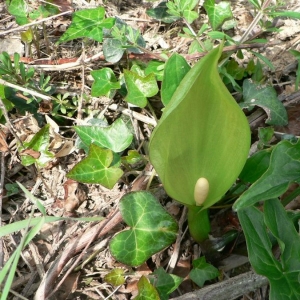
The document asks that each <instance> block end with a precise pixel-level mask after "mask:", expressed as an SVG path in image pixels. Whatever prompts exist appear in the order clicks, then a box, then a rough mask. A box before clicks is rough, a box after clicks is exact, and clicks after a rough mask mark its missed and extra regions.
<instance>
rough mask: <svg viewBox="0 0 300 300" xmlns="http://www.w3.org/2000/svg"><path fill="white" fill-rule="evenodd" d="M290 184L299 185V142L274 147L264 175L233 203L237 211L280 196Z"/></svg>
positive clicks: (279, 144)
mask: <svg viewBox="0 0 300 300" xmlns="http://www.w3.org/2000/svg"><path fill="white" fill-rule="evenodd" d="M292 182H297V183H300V141H298V142H297V143H296V144H293V143H291V142H289V141H282V142H280V143H278V144H277V145H276V146H274V149H273V151H272V154H271V157H270V164H269V167H268V169H267V170H266V172H265V173H263V175H262V176H261V177H260V178H259V179H258V180H257V181H256V182H255V183H254V184H253V185H252V186H251V187H250V188H249V189H248V190H247V191H245V192H244V193H243V194H242V195H241V197H240V198H239V199H238V200H237V201H236V202H235V204H234V205H233V208H234V209H235V210H237V211H239V210H241V209H243V208H245V207H249V206H251V205H254V204H255V203H257V202H259V201H264V200H268V199H273V198H276V197H279V196H280V195H282V194H283V193H284V192H285V191H286V190H287V189H288V187H289V185H290V184H291V183H292Z"/></svg>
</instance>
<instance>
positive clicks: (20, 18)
mask: <svg viewBox="0 0 300 300" xmlns="http://www.w3.org/2000/svg"><path fill="white" fill-rule="evenodd" d="M5 2H6V5H7V10H8V12H9V13H10V14H12V15H13V16H15V17H16V22H17V23H18V25H24V24H27V23H28V22H29V21H28V19H27V10H26V7H27V4H26V2H25V1H24V0H10V1H9V0H6V1H5Z"/></svg>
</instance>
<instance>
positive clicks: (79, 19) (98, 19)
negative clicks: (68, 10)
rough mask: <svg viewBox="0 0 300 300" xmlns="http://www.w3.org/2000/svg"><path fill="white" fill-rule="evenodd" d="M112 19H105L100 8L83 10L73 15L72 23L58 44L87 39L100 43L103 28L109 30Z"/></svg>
mask: <svg viewBox="0 0 300 300" xmlns="http://www.w3.org/2000/svg"><path fill="white" fill-rule="evenodd" d="M114 22H115V19H114V18H105V9H104V8H103V7H101V6H99V7H97V8H94V9H83V10H80V11H78V12H75V13H74V14H73V18H72V23H71V25H70V26H69V28H68V29H67V31H66V32H65V33H64V34H63V35H62V36H61V38H60V39H59V40H58V43H63V42H67V41H70V40H74V39H78V38H82V37H88V38H91V39H93V40H95V41H97V42H102V39H103V28H107V29H109V28H111V27H112V26H113V25H114Z"/></svg>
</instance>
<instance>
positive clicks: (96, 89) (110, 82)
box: [91, 68, 121, 97]
mask: <svg viewBox="0 0 300 300" xmlns="http://www.w3.org/2000/svg"><path fill="white" fill-rule="evenodd" d="M91 75H92V76H93V78H94V79H95V82H94V83H93V85H92V96H93V97H98V96H105V95H107V94H108V93H109V92H110V90H113V89H114V90H116V89H119V88H121V85H120V82H118V81H117V78H116V76H115V73H114V72H113V71H112V69H110V68H103V69H101V70H95V71H92V72H91Z"/></svg>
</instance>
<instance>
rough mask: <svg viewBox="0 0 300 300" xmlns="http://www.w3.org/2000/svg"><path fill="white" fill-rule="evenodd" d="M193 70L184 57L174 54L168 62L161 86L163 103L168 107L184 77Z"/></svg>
mask: <svg viewBox="0 0 300 300" xmlns="http://www.w3.org/2000/svg"><path fill="white" fill-rule="evenodd" d="M190 69H191V67H190V65H189V64H188V63H187V62H186V60H185V59H184V57H182V56H181V55H179V54H177V53H174V54H173V55H172V56H171V57H170V58H169V59H168V61H167V63H166V65H165V69H164V76H163V82H162V86H161V93H160V94H161V101H162V103H163V104H164V105H165V106H166V105H167V104H168V103H169V102H170V100H171V98H172V96H173V94H174V92H175V91H176V89H177V87H178V86H179V84H180V82H181V80H182V79H183V77H184V76H185V75H186V74H187V72H188V71H189V70H190Z"/></svg>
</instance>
